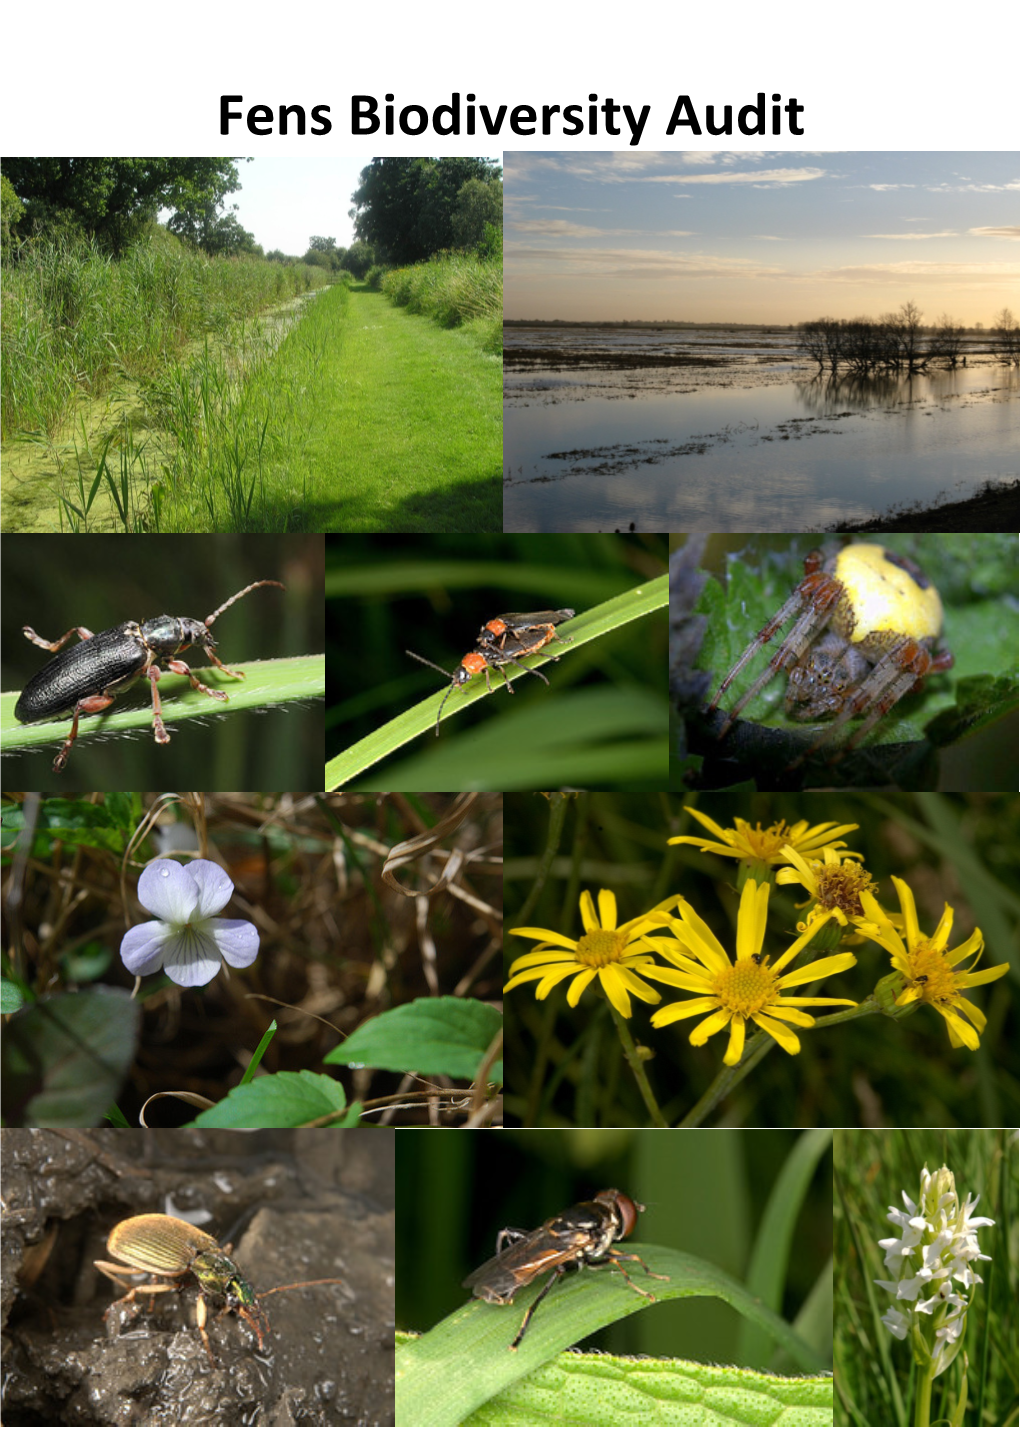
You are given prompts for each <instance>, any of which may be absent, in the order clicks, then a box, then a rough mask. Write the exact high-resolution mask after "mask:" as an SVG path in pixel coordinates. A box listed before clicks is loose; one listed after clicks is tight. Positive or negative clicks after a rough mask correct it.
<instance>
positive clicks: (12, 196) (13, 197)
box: [0, 175, 25, 262]
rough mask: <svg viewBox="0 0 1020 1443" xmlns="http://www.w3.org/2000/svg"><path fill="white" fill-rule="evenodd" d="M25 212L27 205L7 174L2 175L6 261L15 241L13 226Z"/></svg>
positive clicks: (0, 220) (0, 222)
mask: <svg viewBox="0 0 1020 1443" xmlns="http://www.w3.org/2000/svg"><path fill="white" fill-rule="evenodd" d="M24 214H25V207H24V206H23V205H22V204H21V201H20V200H19V199H18V194H17V191H16V190H15V189H14V187H13V185H11V183H10V181H9V180H8V179H7V177H6V176H5V175H0V229H2V234H3V256H4V261H5V262H6V260H7V256H8V253H9V251H10V249H11V244H12V241H13V235H12V227H14V226H17V224H18V221H19V220H20V219H21V217H22V216H23V215H24Z"/></svg>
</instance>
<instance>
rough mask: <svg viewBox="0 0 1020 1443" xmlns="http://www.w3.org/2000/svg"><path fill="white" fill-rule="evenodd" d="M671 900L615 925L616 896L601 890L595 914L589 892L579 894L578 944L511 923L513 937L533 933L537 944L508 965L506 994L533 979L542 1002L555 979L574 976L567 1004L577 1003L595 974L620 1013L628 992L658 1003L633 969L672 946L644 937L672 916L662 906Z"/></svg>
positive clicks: (624, 1011) (625, 1010) (646, 965)
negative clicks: (580, 934)
mask: <svg viewBox="0 0 1020 1443" xmlns="http://www.w3.org/2000/svg"><path fill="white" fill-rule="evenodd" d="M673 901H675V898H671V899H670V901H669V902H664V903H663V904H662V907H661V908H659V909H657V910H654V911H651V912H645V913H644V914H643V915H642V916H640V917H635V918H634V920H633V921H632V922H624V923H622V924H621V925H619V926H617V922H616V896H615V894H614V893H613V892H610V891H608V890H607V889H605V888H604V889H603V890H602V891H600V892H599V910H598V915H596V913H595V907H594V905H593V903H592V900H591V893H590V892H583V893H582V894H581V920H582V921H583V922H584V936H583V937H581V938H580V939H579V941H577V942H575V941H574V940H573V938H572V937H564V936H563V934H562V933H561V932H550V931H548V930H547V929H546V928H545V927H512V928H511V929H510V936H511V937H532V938H534V939H535V940H536V941H537V942H538V943H539V944H540V945H539V946H538V947H535V948H534V949H533V950H532V951H531V952H529V953H528V954H527V956H525V957H519V958H518V959H517V961H516V962H514V963H513V964H512V965H511V967H510V976H511V979H512V980H511V981H509V982H508V983H507V984H506V986H505V987H504V988H503V991H504V992H509V991H510V990H511V989H512V988H514V987H519V986H520V985H521V983H522V982H537V983H538V987H537V988H536V990H535V996H536V997H537V998H538V999H539V1001H541V1000H542V998H544V997H548V996H549V993H550V992H551V991H552V989H553V988H554V987H555V986H556V984H557V982H562V981H563V980H564V978H566V977H573V979H574V980H573V982H571V984H570V987H569V988H568V990H567V1001H568V1003H569V1004H570V1006H571V1007H576V1006H577V1004H578V1002H579V1000H580V997H581V994H582V992H583V991H584V989H585V988H586V987H587V986H588V984H589V983H590V982H594V981H595V979H596V977H597V978H598V979H599V981H600V982H601V983H602V990H603V992H604V993H605V994H606V996H607V997H608V998H609V1001H610V1002H611V1003H612V1005H613V1006H614V1007H615V1008H616V1010H617V1012H619V1013H621V1014H622V1016H624V1017H629V1016H630V1015H631V1009H630V994H631V993H633V994H634V996H635V997H640V998H641V1001H642V1002H661V1001H662V998H661V997H660V996H659V994H658V992H656V991H655V989H654V988H653V987H649V985H648V983H647V982H642V980H641V978H640V977H638V976H635V973H638V972H647V971H648V968H649V965H650V959H649V954H650V953H651V952H658V953H659V954H660V956H666V955H667V954H666V952H665V950H664V949H665V948H667V947H669V948H670V949H672V948H674V947H675V946H676V944H675V943H674V942H673V941H672V940H671V939H669V938H661V939H660V938H657V937H648V936H646V933H648V932H651V931H653V930H654V929H655V928H656V927H664V926H666V925H668V923H669V922H670V920H671V919H670V918H669V916H668V915H667V914H666V912H665V911H664V910H663V909H664V908H665V907H667V906H669V905H671V904H672V902H673ZM515 974H516V975H515Z"/></svg>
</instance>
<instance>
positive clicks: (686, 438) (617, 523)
mask: <svg viewBox="0 0 1020 1443" xmlns="http://www.w3.org/2000/svg"><path fill="white" fill-rule="evenodd" d="M504 342H505V351H504V370H505V374H504V423H503V426H504V429H503V472H504V493H503V526H504V530H506V531H595V530H603V531H604V530H612V529H614V528H620V529H621V530H622V529H626V528H627V527H629V526H630V525H631V523H633V524H634V529H635V530H637V531H684V530H692V531H790V530H798V531H800V530H810V531H817V530H820V529H822V528H823V527H825V526H829V525H833V524H836V523H838V522H840V521H849V520H853V519H857V518H865V517H869V516H873V515H875V514H876V513H880V512H885V511H888V510H890V509H894V508H896V507H902V506H911V505H915V504H924V505H930V504H932V503H933V502H934V501H935V500H936V498H939V499H941V500H961V499H964V498H965V497H966V496H968V495H970V494H972V493H974V492H976V491H978V490H980V489H981V488H982V486H983V485H984V483H985V482H986V481H992V482H1001V481H1008V480H1012V479H1013V478H1014V477H1016V476H1017V475H1020V375H1018V373H1017V370H1016V369H1015V368H1013V369H1010V368H1008V367H1006V366H1000V365H998V364H996V363H995V362H994V361H992V360H991V358H990V357H987V356H980V355H975V354H972V355H971V356H970V357H969V358H968V364H967V365H966V366H960V367H958V368H957V369H956V370H955V371H950V370H946V369H939V370H932V371H931V372H930V373H927V374H919V375H914V376H903V377H896V376H890V377H884V376H880V377H872V378H870V379H863V380H861V379H853V378H850V377H840V378H839V379H838V380H836V381H833V379H832V378H831V377H830V376H829V375H828V374H827V373H826V374H823V375H822V376H819V374H818V371H817V369H816V368H815V366H814V365H813V364H811V363H805V361H804V359H803V357H801V356H798V354H797V352H796V349H795V347H794V346H793V342H792V336H791V334H790V332H788V331H785V330H772V331H770V330H751V329H747V330H725V331H723V330H720V329H718V328H705V329H704V330H697V329H682V330H681V329H672V328H669V329H659V330H651V329H647V328H641V329H640V330H631V329H629V328H623V327H590V328H575V327H569V328H568V327H564V328H562V329H560V328H553V327H542V328H534V329H526V328H522V327H512V328H510V327H508V328H507V330H506V332H505V336H504ZM663 362H665V363H666V364H663Z"/></svg>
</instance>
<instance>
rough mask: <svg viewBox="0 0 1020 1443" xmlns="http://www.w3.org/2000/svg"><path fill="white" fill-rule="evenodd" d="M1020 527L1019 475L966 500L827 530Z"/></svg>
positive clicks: (972, 529) (1004, 528) (1010, 528)
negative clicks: (1004, 483) (898, 527)
mask: <svg viewBox="0 0 1020 1443" xmlns="http://www.w3.org/2000/svg"><path fill="white" fill-rule="evenodd" d="M897 523H901V524H902V529H903V530H904V531H917V530H921V531H1020V478H1018V479H1017V480H1015V481H1011V482H1009V483H1008V484H1007V485H1005V486H988V487H986V488H985V490H984V491H979V492H978V493H977V495H976V496H972V497H971V498H970V499H969V500H967V501H947V502H946V503H944V504H943V505H941V506H929V507H926V508H923V509H916V510H910V509H903V508H897V509H896V510H895V511H890V512H888V513H886V514H885V515H884V516H875V517H873V518H872V519H871V520H870V521H856V522H850V523H847V522H840V524H839V525H837V526H829V527H827V528H826V530H828V531H890V530H892V531H895V530H897Z"/></svg>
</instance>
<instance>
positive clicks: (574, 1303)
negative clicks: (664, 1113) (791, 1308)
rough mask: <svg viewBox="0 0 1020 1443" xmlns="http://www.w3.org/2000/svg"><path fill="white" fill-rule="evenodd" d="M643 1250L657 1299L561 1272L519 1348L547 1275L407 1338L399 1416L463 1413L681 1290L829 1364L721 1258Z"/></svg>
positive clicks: (447, 1421)
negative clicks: (719, 1262) (508, 1301)
mask: <svg viewBox="0 0 1020 1443" xmlns="http://www.w3.org/2000/svg"><path fill="white" fill-rule="evenodd" d="M639 1256H640V1257H641V1259H642V1260H643V1261H644V1262H645V1263H646V1264H647V1265H648V1267H649V1268H650V1269H651V1270H652V1271H653V1272H655V1273H662V1274H666V1275H667V1276H666V1278H665V1280H663V1281H659V1280H658V1279H653V1278H649V1279H647V1280H646V1279H645V1277H644V1274H643V1271H642V1270H641V1268H640V1267H639V1266H638V1265H637V1264H631V1265H629V1266H628V1272H632V1275H633V1276H634V1278H635V1281H637V1280H638V1279H640V1285H641V1286H642V1287H647V1289H648V1290H649V1291H652V1290H654V1296H655V1300H656V1301H655V1303H653V1302H651V1301H650V1300H649V1299H648V1298H643V1297H641V1296H640V1295H639V1294H638V1293H636V1292H635V1291H634V1290H633V1288H630V1287H628V1286H627V1284H626V1282H625V1281H624V1279H623V1278H621V1277H619V1276H618V1275H615V1276H611V1275H607V1274H602V1275H599V1276H596V1275H595V1274H593V1273H592V1272H590V1271H589V1272H586V1273H583V1272H578V1273H575V1274H572V1275H571V1276H568V1277H564V1278H563V1279H561V1280H560V1281H559V1282H557V1284H556V1286H555V1287H554V1288H553V1289H552V1291H551V1293H550V1294H549V1296H548V1297H547V1298H546V1299H545V1300H544V1301H543V1303H542V1306H541V1309H540V1310H539V1311H538V1312H537V1313H536V1315H535V1318H534V1320H533V1322H532V1324H531V1327H530V1329H529V1330H528V1333H527V1335H526V1337H525V1340H524V1342H523V1343H522V1344H521V1346H520V1347H519V1348H518V1349H517V1350H516V1352H511V1351H510V1346H509V1345H510V1343H511V1341H512V1340H513V1337H514V1335H515V1333H516V1332H517V1329H518V1328H519V1326H520V1321H521V1318H522V1316H523V1311H524V1309H525V1308H526V1307H527V1306H528V1305H529V1303H532V1302H534V1300H535V1298H536V1297H537V1295H538V1292H539V1290H540V1288H541V1286H542V1284H541V1283H538V1282H536V1283H534V1284H532V1285H531V1287H529V1288H526V1289H524V1290H523V1291H522V1292H521V1293H520V1294H519V1296H518V1297H517V1298H516V1299H515V1300H514V1304H513V1305H512V1306H510V1307H493V1306H492V1305H491V1304H488V1303H483V1302H481V1301H480V1300H478V1299H475V1300H474V1301H472V1302H470V1303H468V1304H467V1305H466V1306H465V1307H463V1308H460V1309H458V1311H457V1312H455V1313H451V1314H450V1316H449V1317H448V1318H444V1319H443V1321H442V1322H441V1323H438V1324H437V1325H436V1326H435V1327H434V1328H433V1329H432V1330H431V1332H428V1333H425V1334H423V1335H422V1336H421V1337H420V1338H416V1339H415V1340H414V1341H413V1342H409V1343H405V1344H404V1345H403V1347H401V1349H400V1351H399V1352H398V1354H397V1426H398V1427H400V1426H403V1425H413V1426H415V1427H419V1428H424V1427H444V1426H453V1425H456V1424H458V1423H462V1422H463V1421H464V1420H465V1419H466V1418H468V1417H469V1416H470V1415H471V1414H473V1413H474V1412H475V1411H476V1410H477V1409H478V1408H480V1407H481V1406H482V1404H483V1403H486V1402H488V1400H489V1399H490V1398H495V1397H496V1395H497V1394H499V1393H502V1392H503V1390H504V1389H505V1388H507V1387H509V1386H510V1385H511V1384H512V1383H515V1382H517V1381H518V1380H519V1379H521V1378H523V1377H524V1376H525V1375H526V1374H528V1373H531V1372H533V1371H534V1370H535V1369H536V1368H539V1367H541V1366H542V1365H543V1364H544V1363H548V1362H549V1361H550V1360H551V1359H553V1358H555V1357H556V1356H557V1355H558V1354H560V1353H561V1352H562V1351H563V1350H564V1349H565V1348H569V1347H572V1346H573V1345H574V1344H576V1343H578V1342H580V1340H581V1339H582V1338H586V1337H588V1336H589V1334H591V1333H593V1332H595V1331H596V1330H597V1329H598V1328H604V1327H607V1326H608V1325H609V1324H610V1323H614V1322H617V1321H618V1320H619V1319H620V1318H624V1317H626V1316H627V1315H628V1314H630V1313H633V1312H636V1311H637V1310H638V1309H639V1308H645V1307H652V1306H662V1304H663V1303H666V1302H668V1301H670V1300H675V1299H681V1298H690V1297H715V1298H721V1299H722V1300H723V1301H724V1302H726V1303H729V1305H730V1306H731V1307H733V1308H736V1310H737V1311H738V1312H739V1313H741V1314H742V1315H743V1316H744V1317H747V1318H751V1319H753V1320H754V1321H755V1322H756V1323H757V1324H758V1325H759V1326H760V1327H761V1328H763V1329H764V1330H765V1332H766V1333H768V1335H769V1336H770V1337H771V1338H772V1339H773V1341H774V1342H775V1343H776V1344H778V1345H779V1346H780V1347H782V1348H783V1349H784V1350H785V1351H786V1353H787V1354H788V1355H789V1356H790V1357H791V1358H792V1359H793V1361H794V1362H795V1363H796V1365H797V1366H798V1367H799V1368H802V1369H804V1370H805V1371H806V1372H812V1373H818V1372H821V1371H822V1370H823V1368H824V1366H825V1363H824V1360H823V1359H821V1358H819V1357H818V1356H817V1355H816V1354H815V1352H814V1350H813V1349H812V1348H811V1347H810V1346H809V1345H808V1344H807V1343H805V1342H804V1340H803V1339H802V1338H801V1337H800V1336H799V1335H798V1334H797V1333H795V1332H794V1330H793V1329H792V1328H791V1327H790V1325H789V1324H788V1323H786V1322H785V1321H784V1320H783V1319H782V1318H780V1317H779V1316H778V1315H777V1314H776V1313H773V1312H772V1311H771V1310H770V1309H769V1308H766V1307H765V1306H764V1305H763V1304H762V1303H760V1302H759V1301H758V1300H757V1299H756V1298H754V1297H752V1296H751V1294H750V1293H749V1292H748V1291H747V1289H746V1288H744V1287H742V1286H741V1285H740V1284H739V1283H737V1282H735V1281H734V1280H733V1279H732V1278H730V1277H728V1276H727V1275H726V1274H725V1273H724V1272H723V1271H722V1270H721V1269H720V1268H717V1267H714V1266H713V1265H712V1264H711V1263H707V1262H704V1261H702V1259H700V1258H695V1257H691V1256H690V1255H689V1254H687V1253H681V1252H677V1251H675V1250H674V1249H672V1248H658V1247H650V1246H644V1247H642V1248H641V1249H640V1250H639ZM465 1357H470V1359H471V1367H470V1368H464V1367H463V1359H464V1358H465ZM631 1421H633V1420H631Z"/></svg>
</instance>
